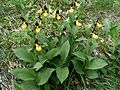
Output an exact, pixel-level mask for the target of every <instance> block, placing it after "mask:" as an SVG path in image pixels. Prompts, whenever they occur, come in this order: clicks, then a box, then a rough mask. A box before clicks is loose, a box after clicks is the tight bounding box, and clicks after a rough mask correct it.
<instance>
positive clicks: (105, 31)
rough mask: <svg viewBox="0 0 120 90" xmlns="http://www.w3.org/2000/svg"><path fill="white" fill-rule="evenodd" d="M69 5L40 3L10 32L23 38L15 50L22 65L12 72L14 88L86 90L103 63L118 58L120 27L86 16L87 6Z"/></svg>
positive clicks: (100, 71) (20, 89) (98, 74)
mask: <svg viewBox="0 0 120 90" xmlns="http://www.w3.org/2000/svg"><path fill="white" fill-rule="evenodd" d="M60 3H61V2H59V4H60ZM66 3H67V1H66ZM66 3H61V5H65V9H63V10H62V9H60V8H55V7H52V5H48V4H47V5H44V6H42V5H40V7H39V8H38V9H37V10H35V12H36V13H35V16H32V19H30V20H26V18H23V17H22V18H21V19H22V23H21V30H20V31H18V32H17V33H16V32H13V33H12V35H17V36H18V38H17V40H16V39H15V38H16V37H15V36H14V38H13V39H14V40H15V41H17V42H19V40H20V42H22V44H20V45H18V46H19V47H16V48H14V49H13V52H14V53H15V55H16V56H17V57H18V59H19V60H21V62H22V64H23V67H24V68H15V69H13V70H12V74H13V75H14V76H15V77H16V79H17V80H16V81H15V82H14V85H15V88H16V90H28V89H30V90H40V89H41V90H50V89H55V90H60V89H63V90H66V89H67V90H69V89H72V88H75V89H77V88H81V89H87V88H88V86H89V85H87V84H88V83H87V82H88V80H91V79H93V80H94V79H96V78H100V76H101V75H102V74H104V73H105V72H103V71H102V69H103V67H105V66H107V67H108V66H109V65H110V62H114V60H115V61H116V60H118V58H119V54H120V52H119V50H117V48H119V45H120V37H119V36H120V35H119V33H120V31H119V30H120V29H119V27H118V26H117V25H114V24H113V23H111V22H110V21H109V20H108V19H107V18H106V19H105V20H104V21H102V20H100V19H99V18H98V19H97V20H95V22H94V21H90V20H86V17H85V12H84V5H83V4H80V2H75V3H74V2H71V4H67V5H66ZM29 17H31V16H29V15H28V16H27V19H28V18H29ZM31 22H33V23H34V25H33V26H32V25H30V24H33V23H31ZM114 55H115V56H114ZM107 67H106V68H107ZM74 84H75V85H74ZM97 84H98V83H97ZM97 84H96V85H97ZM74 86H75V87H74Z"/></svg>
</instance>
